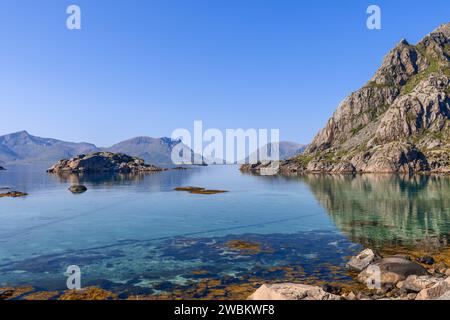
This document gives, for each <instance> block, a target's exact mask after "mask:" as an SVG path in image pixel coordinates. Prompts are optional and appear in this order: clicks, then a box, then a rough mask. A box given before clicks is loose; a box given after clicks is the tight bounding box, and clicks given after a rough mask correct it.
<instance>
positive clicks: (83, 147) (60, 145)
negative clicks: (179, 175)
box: [0, 131, 306, 167]
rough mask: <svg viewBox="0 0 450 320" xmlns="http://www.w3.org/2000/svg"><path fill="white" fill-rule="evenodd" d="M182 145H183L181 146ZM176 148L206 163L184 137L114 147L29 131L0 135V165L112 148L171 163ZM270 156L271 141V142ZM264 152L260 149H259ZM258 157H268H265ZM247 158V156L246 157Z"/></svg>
mask: <svg viewBox="0 0 450 320" xmlns="http://www.w3.org/2000/svg"><path fill="white" fill-rule="evenodd" d="M180 144H181V145H180ZM175 147H177V149H179V150H180V151H181V152H182V154H186V155H188V156H189V158H190V159H191V160H194V159H195V160H196V163H202V162H204V161H203V160H204V159H203V158H202V156H201V155H198V154H195V153H194V152H193V151H192V150H191V149H190V148H189V147H188V146H186V145H184V144H183V143H182V142H181V140H172V139H170V138H151V137H136V138H132V139H129V140H125V141H122V142H119V143H117V144H115V145H113V146H111V147H107V148H101V147H97V146H96V145H94V144H92V143H86V142H81V143H74V142H67V141H61V140H56V139H50V138H41V137H36V136H33V135H31V134H29V133H28V132H27V131H20V132H16V133H11V134H7V135H4V136H0V165H2V166H6V167H7V166H8V165H38V166H44V167H50V166H51V165H53V164H54V163H55V162H57V161H59V160H61V159H70V158H73V157H75V156H78V155H80V154H89V153H92V152H99V151H109V152H114V153H125V154H127V155H129V156H132V157H138V158H141V159H143V160H145V162H146V163H148V164H153V165H157V166H171V165H174V163H173V162H172V158H171V156H172V151H173V150H174V148H175ZM305 148H306V146H305V145H301V144H298V143H295V142H285V141H283V142H280V144H279V150H280V159H283V160H284V159H288V158H291V157H293V156H295V155H298V154H301V153H302V152H303V151H304V149H305ZM268 150H269V155H270V154H271V150H272V144H269V145H268ZM259 153H260V155H262V153H261V152H259ZM258 159H259V160H261V161H263V160H266V159H264V157H262V156H258ZM247 160H248V159H247ZM223 162H224V161H223V160H216V161H209V163H217V164H222V163H223Z"/></svg>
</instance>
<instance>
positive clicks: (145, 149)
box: [104, 137, 202, 165]
mask: <svg viewBox="0 0 450 320" xmlns="http://www.w3.org/2000/svg"><path fill="white" fill-rule="evenodd" d="M180 143H182V142H181V140H172V139H170V138H150V137H136V138H133V139H129V140H126V141H122V142H119V143H117V144H115V145H113V146H112V147H110V148H104V150H105V151H109V152H114V153H125V154H127V155H130V156H133V157H138V158H141V159H143V160H145V162H146V163H151V164H156V165H173V164H174V163H173V162H172V151H173V149H174V148H175V147H176V146H178V148H179V149H180V150H182V152H183V153H185V154H186V155H188V158H189V159H191V161H192V159H194V157H195V159H196V160H197V161H199V163H202V157H201V156H200V155H196V154H194V152H193V151H192V150H191V149H190V148H189V147H187V146H186V145H184V144H181V145H179V144H180Z"/></svg>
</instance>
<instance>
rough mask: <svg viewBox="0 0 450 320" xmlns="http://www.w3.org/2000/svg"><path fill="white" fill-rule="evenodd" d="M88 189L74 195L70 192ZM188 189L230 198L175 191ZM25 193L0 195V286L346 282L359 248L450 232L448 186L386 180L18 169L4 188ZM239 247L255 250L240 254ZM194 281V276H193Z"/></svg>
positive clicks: (419, 241) (224, 170)
mask: <svg viewBox="0 0 450 320" xmlns="http://www.w3.org/2000/svg"><path fill="white" fill-rule="evenodd" d="M72 183H83V184H85V185H86V186H87V187H88V188H89V190H88V192H86V193H84V194H82V195H73V194H71V193H70V192H69V191H68V190H67V188H68V187H69V186H70V185H71V184H72ZM180 186H200V187H206V188H211V189H224V190H229V191H230V192H229V193H225V194H218V195H193V194H189V193H182V192H175V191H173V189H174V188H176V187H180ZM1 187H11V188H12V189H14V190H19V191H24V192H27V193H29V196H28V197H26V198H17V199H6V198H3V199H0V219H1V220H0V221H1V223H0V286H6V285H12V286H20V285H33V286H35V287H39V288H45V289H64V288H65V282H66V277H65V274H64V272H65V270H66V268H67V267H68V266H69V265H78V266H80V267H81V270H82V281H83V285H100V286H103V287H107V288H109V289H116V290H118V291H122V292H123V291H127V292H129V293H149V294H152V293H155V294H156V293H161V292H169V291H170V290H172V289H173V287H175V286H178V287H180V286H181V287H182V286H184V285H186V286H187V285H192V284H193V283H194V284H195V283H196V281H199V278H202V277H200V276H198V274H199V273H198V272H197V273H196V272H194V273H193V271H198V270H202V274H203V275H205V274H207V275H208V276H209V277H211V278H213V277H218V278H223V277H228V278H233V277H234V278H236V279H238V278H239V279H243V278H245V277H247V276H248V275H253V276H255V275H256V276H258V277H259V278H261V279H268V280H277V281H282V280H283V275H284V274H283V273H275V274H274V273H273V272H272V273H271V272H269V271H268V270H271V269H273V267H277V266H278V267H289V266H295V267H298V268H301V270H302V274H303V275H304V277H305V278H307V277H316V278H319V279H323V280H330V279H331V280H344V279H345V278H346V277H347V275H346V274H345V272H344V271H342V272H340V271H339V270H338V271H337V272H336V270H335V272H331V271H330V269H327V268H326V266H330V265H332V266H337V267H339V268H342V267H343V266H344V265H345V262H346V260H347V257H348V256H349V255H351V254H353V253H354V252H356V251H358V250H360V249H361V247H362V245H370V246H374V247H383V246H387V245H389V246H392V245H406V246H415V247H417V246H424V247H430V248H432V249H433V250H439V249H440V248H444V247H446V246H447V239H448V237H449V235H450V233H449V232H450V196H449V194H450V193H449V191H450V178H448V177H446V178H444V177H412V178H410V177H399V176H389V175H378V176H357V177H351V176H333V177H332V176H318V175H308V176H302V177H298V178H297V177H296V178H283V177H257V176H251V175H247V174H242V173H240V172H239V170H238V168H237V167H235V166H213V167H208V168H196V169H192V170H183V171H168V172H164V173H157V174H153V175H134V176H126V175H115V176H111V175H104V176H83V177H78V176H66V177H58V176H51V175H47V174H45V173H43V172H42V171H41V170H36V169H30V168H27V169H25V168H16V169H12V170H8V171H6V172H1V173H0V188H1ZM231 240H242V241H247V242H251V243H257V244H259V245H260V247H261V252H253V253H249V252H241V251H239V250H233V249H232V248H230V247H229V245H227V243H228V242H229V241H231ZM196 275H197V276H196Z"/></svg>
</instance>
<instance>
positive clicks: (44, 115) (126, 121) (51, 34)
mask: <svg viewBox="0 0 450 320" xmlns="http://www.w3.org/2000/svg"><path fill="white" fill-rule="evenodd" d="M70 4H77V5H79V6H80V7H81V10H82V30H80V31H69V30H68V29H67V28H66V24H65V23H66V18H67V14H66V8H67V6H68V5H70ZM370 4H377V5H379V6H380V7H381V9H382V28H383V29H382V30H380V31H370V30H368V29H367V28H366V19H367V14H366V9H367V7H368V6H369V5H370ZM449 12H450V2H449V1H448V0H435V1H432V0H430V1H412V0H409V1H406V0H395V1H392V0H388V1H363V0H352V1H351V0H342V1H323V0H322V1H309V2H306V1H300V0H295V1H294V0H240V1H238V0H127V1H124V0H110V1H107V0H95V1H92V0H72V1H65V0H40V1H37V0H27V1H25V0H2V1H1V3H0V36H1V40H2V45H1V50H0V70H1V72H0V124H1V125H0V134H5V133H10V132H14V131H19V130H23V129H26V130H28V131H29V132H30V133H32V134H35V135H39V136H44V137H54V138H58V139H64V140H69V141H89V142H93V143H95V144H97V145H100V146H108V145H110V144H112V143H115V142H118V141H120V140H123V139H126V138H130V137H133V136H139V135H149V136H155V137H160V136H170V134H171V133H172V130H174V129H176V128H187V129H192V126H193V121H194V120H202V121H203V122H204V127H206V128H219V129H225V128H267V129H270V128H276V129H280V133H281V139H282V140H291V141H297V142H301V143H307V142H309V141H310V140H311V139H312V138H313V136H314V135H315V133H316V132H317V131H318V130H319V129H320V128H322V127H323V126H324V124H325V123H326V121H327V119H328V118H329V117H330V116H331V114H332V113H333V111H334V110H335V108H336V106H337V105H338V103H339V102H340V101H341V100H342V99H343V98H345V96H347V95H348V94H349V93H351V92H352V91H355V90H357V89H358V88H359V87H361V86H362V85H364V84H365V83H366V82H367V81H368V80H369V78H370V77H371V76H372V75H373V73H374V72H375V71H376V69H377V67H378V66H379V64H380V63H381V61H382V58H383V56H384V55H385V54H386V53H387V52H388V51H389V50H390V49H391V48H392V47H393V46H395V44H396V43H397V42H398V41H399V40H400V39H402V38H406V39H408V41H410V42H412V43H415V42H417V41H418V40H420V39H421V38H422V37H423V36H425V35H426V34H427V33H429V32H430V31H432V30H433V29H435V28H436V27H437V26H438V25H439V24H441V23H446V22H449V21H450V19H449V18H450V17H449Z"/></svg>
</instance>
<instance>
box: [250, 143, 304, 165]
mask: <svg viewBox="0 0 450 320" xmlns="http://www.w3.org/2000/svg"><path fill="white" fill-rule="evenodd" d="M277 147H278V150H279V153H280V160H287V159H289V158H292V157H294V156H296V155H299V154H302V153H303V152H304V151H305V149H306V147H307V145H303V144H299V143H296V142H290V141H280V142H279V143H269V144H267V145H265V146H264V147H262V148H260V149H258V150H257V151H255V152H254V153H252V154H251V155H250V156H249V157H247V158H246V161H245V163H249V162H250V161H251V159H257V161H267V160H270V157H271V155H272V151H274V150H275V149H274V148H277ZM265 148H267V154H266V151H265V150H264V149H265Z"/></svg>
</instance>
